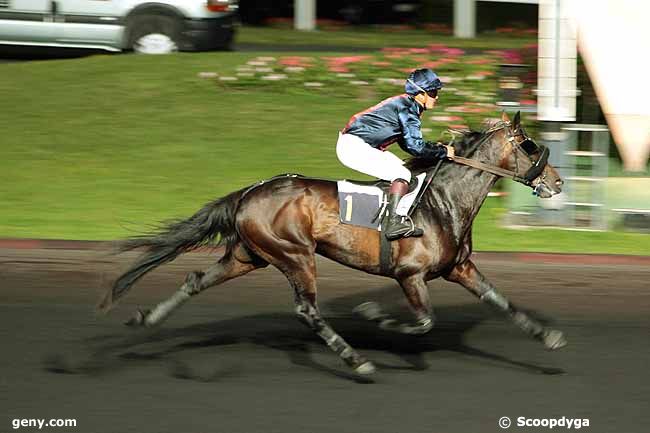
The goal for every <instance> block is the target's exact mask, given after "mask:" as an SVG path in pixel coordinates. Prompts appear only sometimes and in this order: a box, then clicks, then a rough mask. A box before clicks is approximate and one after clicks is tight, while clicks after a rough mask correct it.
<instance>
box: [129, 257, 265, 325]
mask: <svg viewBox="0 0 650 433" xmlns="http://www.w3.org/2000/svg"><path fill="white" fill-rule="evenodd" d="M267 265H268V263H266V262H264V261H263V260H261V259H259V258H258V257H255V256H252V255H251V254H249V253H247V252H246V251H245V250H244V249H242V248H237V249H235V251H234V252H228V253H226V255H225V256H224V257H222V258H221V259H220V260H219V261H218V262H217V263H215V264H214V265H212V266H210V267H209V268H207V269H206V270H205V271H204V272H203V271H194V272H190V273H189V274H187V276H186V277H185V282H184V283H183V285H182V286H181V288H180V289H178V290H177V291H176V292H175V293H174V294H173V295H172V296H170V297H169V298H167V299H166V300H164V301H162V302H160V303H159V304H158V305H156V306H155V307H154V308H153V309H152V310H145V311H143V310H138V311H137V312H136V314H135V316H134V317H133V318H132V319H131V320H129V321H128V322H127V323H126V324H127V325H129V326H147V327H149V326H155V325H158V324H160V323H161V322H163V321H164V320H165V319H167V318H168V317H169V316H170V315H171V314H172V313H173V312H174V311H176V310H177V309H178V308H179V307H180V306H181V305H183V304H184V303H185V302H187V301H188V300H189V299H190V298H191V297H192V296H195V295H198V294H199V293H201V292H202V291H203V290H205V289H207V288H208V287H211V286H216V285H217V284H221V283H223V282H225V281H228V280H230V279H233V278H236V277H239V276H241V275H244V274H247V273H248V272H250V271H252V270H255V269H258V268H261V267H265V266H267Z"/></svg>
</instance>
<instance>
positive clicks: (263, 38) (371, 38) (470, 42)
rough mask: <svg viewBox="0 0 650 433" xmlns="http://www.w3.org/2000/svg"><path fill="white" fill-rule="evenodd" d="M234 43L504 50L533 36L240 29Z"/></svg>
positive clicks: (532, 40) (531, 40)
mask: <svg viewBox="0 0 650 433" xmlns="http://www.w3.org/2000/svg"><path fill="white" fill-rule="evenodd" d="M237 42H238V43H249V44H256V45H271V46H273V45H288V46H309V45H319V46H342V47H350V48H382V47H422V46H424V45H427V44H444V45H448V46H450V47H455V48H464V49H486V50H496V49H507V48H519V47H522V46H525V45H528V44H536V43H537V38H536V37H506V36H497V35H485V36H481V37H480V38H476V39H457V38H454V37H453V36H446V35H438V34H433V33H429V32H426V31H424V30H400V31H390V30H389V29H388V30H387V29H386V28H381V27H379V28H368V27H360V28H356V29H350V30H347V29H346V30H336V31H313V32H305V31H298V30H292V29H278V28H268V27H246V26H245V27H241V28H239V29H238V33H237Z"/></svg>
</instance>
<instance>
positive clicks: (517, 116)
mask: <svg viewBox="0 0 650 433" xmlns="http://www.w3.org/2000/svg"><path fill="white" fill-rule="evenodd" d="M520 123H521V112H520V111H517V114H515V118H514V119H513V120H512V129H513V130H515V131H516V130H517V129H519V124H520Z"/></svg>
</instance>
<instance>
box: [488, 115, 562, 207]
mask: <svg viewBox="0 0 650 433" xmlns="http://www.w3.org/2000/svg"><path fill="white" fill-rule="evenodd" d="M501 119H502V120H503V122H504V124H505V125H506V126H505V128H504V136H505V138H506V141H507V143H506V144H505V145H504V146H503V153H502V160H501V164H500V165H501V167H502V168H505V169H507V170H510V171H513V172H514V173H515V174H516V179H515V180H517V181H518V182H521V183H523V184H526V185H528V186H530V187H531V188H532V189H533V193H534V194H535V195H537V196H539V197H540V198H549V197H552V196H554V195H555V194H559V193H560V192H562V184H563V183H564V182H563V181H562V179H561V178H560V175H559V173H558V172H557V170H556V169H555V167H553V166H552V165H551V164H549V163H548V156H549V150H548V148H547V147H546V146H539V145H537V143H535V141H534V140H533V139H532V138H530V137H529V136H528V134H526V131H525V130H524V128H523V126H522V125H521V116H520V114H519V112H517V114H515V116H514V118H513V119H512V121H510V119H509V118H508V115H507V114H506V113H505V112H504V113H503V115H502V116H501Z"/></svg>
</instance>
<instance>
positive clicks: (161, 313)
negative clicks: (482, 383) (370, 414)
mask: <svg viewBox="0 0 650 433" xmlns="http://www.w3.org/2000/svg"><path fill="white" fill-rule="evenodd" d="M455 141H456V140H455ZM452 145H453V146H454V147H455V149H456V155H457V157H455V161H454V162H455V163H454V162H449V161H445V162H444V163H442V165H441V166H440V169H439V170H437V175H436V176H437V177H436V178H435V182H433V183H431V184H430V186H429V188H428V189H426V191H425V192H424V194H423V196H422V200H421V202H420V204H419V206H418V207H417V208H416V209H415V212H414V213H413V219H414V222H415V223H416V224H417V225H418V226H419V227H422V228H423V229H424V236H422V237H419V238H413V237H411V238H403V239H399V240H396V241H393V242H392V243H391V251H392V252H391V256H390V265H389V266H382V264H381V263H380V244H381V238H380V237H381V236H383V234H382V233H381V232H380V231H377V230H372V229H369V228H366V227H359V226H353V225H346V224H342V223H341V222H340V219H339V202H338V196H337V185H336V182H333V181H329V180H323V179H311V178H305V177H300V176H295V175H293V176H289V175H287V176H277V177H275V178H272V179H270V180H267V181H262V182H259V183H258V184H255V185H252V186H250V187H248V188H244V189H241V190H239V191H235V192H232V193H230V194H229V195H227V196H225V197H223V198H220V199H217V200H215V201H213V202H210V203H208V204H206V205H205V206H204V207H203V208H202V209H200V210H199V211H197V212H196V213H195V214H194V215H192V216H191V217H189V218H188V219H185V220H180V221H176V222H172V223H170V224H169V225H168V226H166V227H164V228H163V229H161V230H160V231H159V232H157V233H153V234H149V235H143V236H139V237H135V238H131V239H128V240H126V241H123V242H122V243H121V246H120V251H127V250H131V249H134V248H140V247H142V248H144V249H145V250H146V251H145V252H144V253H143V255H142V256H141V257H140V258H139V259H138V260H137V261H136V262H135V263H134V264H133V265H132V266H131V267H130V268H129V269H128V270H127V271H126V272H125V273H123V274H122V275H121V276H120V277H119V278H117V279H116V281H115V282H114V283H113V285H112V287H111V288H110V289H109V290H108V291H107V293H106V296H105V297H104V299H103V301H102V302H101V303H100V305H99V308H100V309H102V310H104V311H108V310H109V309H110V308H111V307H112V305H113V304H114V302H115V301H117V300H118V299H120V298H121V297H123V296H124V295H125V294H126V293H127V291H128V290H129V289H130V288H131V286H132V285H133V284H134V283H135V282H136V281H137V280H138V279H139V278H140V277H142V276H143V275H144V274H145V273H147V272H149V271H151V270H152V269H154V268H155V267H157V266H159V265H161V264H163V263H166V262H169V261H171V260H173V259H175V258H176V257H177V256H179V255H180V254H182V253H184V252H187V251H190V250H192V249H195V248H197V247H200V246H202V245H205V244H207V243H209V242H211V241H212V242H213V243H215V242H216V243H217V244H221V245H223V246H225V253H224V255H223V256H222V257H221V259H220V260H219V261H218V262H217V263H216V264H214V265H212V266H211V267H209V268H208V269H206V270H204V271H195V272H191V273H189V274H188V275H187V277H186V279H185V282H184V284H183V285H182V287H180V289H178V290H177V291H176V292H175V293H174V294H173V295H172V296H171V297H170V298H168V299H166V300H165V301H163V302H161V303H159V304H158V305H156V306H155V307H154V308H153V309H152V310H145V311H142V310H139V311H138V312H137V313H136V314H135V316H134V317H133V319H131V321H130V322H129V324H131V325H136V326H154V325H156V324H159V323H160V322H161V321H163V320H164V319H166V318H167V317H168V316H169V315H170V314H171V313H172V312H173V311H174V310H176V309H177V308H178V307H179V306H180V305H182V304H183V303H184V302H186V301H187V300H188V299H189V298H190V297H192V296H195V295H197V294H199V293H200V292H202V291H203V290H205V289H207V288H208V287H211V286H215V285H217V284H220V283H223V282H225V281H227V280H230V279H232V278H235V277H239V276H241V275H244V274H246V273H248V272H251V271H253V270H255V269H259V268H263V267H266V266H268V265H269V264H271V265H273V266H275V267H276V268H278V269H279V270H280V271H281V272H282V273H283V274H284V275H285V276H286V277H287V279H288V280H289V283H290V284H291V286H292V287H293V289H294V292H295V305H296V307H295V311H296V314H297V315H298V318H299V319H300V320H301V321H302V322H303V323H305V324H306V325H307V326H308V327H309V328H311V329H312V330H313V331H314V332H315V333H316V334H318V335H319V336H320V337H321V338H322V339H323V340H325V342H326V343H327V345H328V346H329V347H330V348H331V349H332V350H333V351H334V352H336V353H337V354H338V355H339V356H340V357H341V358H342V359H343V360H344V361H345V362H346V363H347V364H348V365H349V366H350V367H352V368H353V369H354V370H355V371H356V372H357V373H359V374H369V373H372V372H374V371H375V368H374V366H373V364H372V363H371V362H370V361H368V360H366V359H365V358H364V357H363V356H361V355H360V354H359V353H357V352H356V350H355V349H353V348H352V347H351V346H350V345H349V344H348V343H347V342H346V341H345V340H344V339H343V338H342V337H341V336H339V335H338V334H337V333H336V331H334V329H332V327H331V326H330V325H329V324H328V322H327V321H325V319H324V318H323V317H322V316H321V314H320V312H319V309H318V305H317V302H316V261H315V255H316V253H318V254H321V255H323V256H325V257H328V258H330V259H333V260H335V261H337V262H339V263H341V264H344V265H347V266H349V267H352V268H355V269H358V270H362V271H365V272H367V273H370V274H376V275H383V276H385V277H390V278H393V279H395V280H397V282H398V283H399V284H400V286H401V287H402V289H403V291H404V294H405V296H406V299H407V300H408V303H409V306H410V308H411V310H412V312H413V313H414V315H415V321H414V323H412V324H400V323H397V322H396V321H395V320H392V319H390V318H388V317H387V316H386V315H384V314H383V313H382V312H381V311H380V309H379V308H378V307H377V306H376V304H372V303H366V304H362V305H361V306H360V307H358V309H357V312H359V313H360V314H362V315H363V316H364V317H365V318H367V319H370V320H374V321H376V322H378V323H379V324H380V326H382V327H383V328H386V329H393V330H395V331H398V332H403V333H409V334H423V333H426V332H428V331H430V330H431V329H432V327H433V324H434V316H433V310H432V307H431V303H430V300H429V295H428V291H427V285H426V282H427V281H429V280H433V279H435V278H438V277H443V278H444V279H446V280H448V281H453V282H456V283H459V284H460V285H462V286H463V287H465V288H466V289H467V290H469V291H470V292H471V293H473V294H474V295H476V296H477V297H478V298H480V300H482V301H484V302H486V303H488V304H489V305H491V306H492V307H495V308H496V309H497V310H499V311H501V312H503V313H505V314H506V315H507V316H508V317H509V318H510V319H511V320H512V321H513V322H514V323H515V324H516V325H517V326H518V327H519V328H520V329H522V330H523V331H524V332H525V333H527V334H529V335H530V336H532V337H533V338H535V339H538V340H540V341H541V342H542V343H543V344H544V345H545V346H546V348H548V349H557V348H560V347H562V346H564V345H565V344H566V340H565V339H564V337H563V334H562V333H561V332H560V331H556V330H550V329H547V328H545V327H544V326H542V324H540V323H539V322H538V321H536V320H535V319H533V318H531V317H529V316H528V315H527V314H526V313H524V312H523V311H520V310H518V309H517V308H516V307H515V306H514V305H513V304H511V303H510V302H509V301H508V300H507V299H506V298H505V297H504V296H503V295H501V294H500V293H499V292H498V291H497V289H496V288H495V287H494V285H493V284H492V283H490V282H489V281H488V280H487V279H486V278H485V277H484V276H483V275H482V274H481V273H480V272H479V270H478V269H477V267H476V266H475V264H474V263H473V262H472V260H471V253H472V224H473V221H474V218H475V217H476V215H477V214H478V212H479V209H480V208H481V206H482V204H483V202H484V200H485V198H486V197H487V195H488V193H489V191H490V189H491V188H492V186H493V185H494V183H495V182H496V181H497V180H498V179H499V178H500V177H503V176H509V177H512V178H513V179H515V180H517V181H520V182H522V183H525V184H527V185H529V186H530V187H531V188H533V189H534V193H535V194H536V195H538V196H539V197H541V198H548V197H551V196H552V195H554V194H557V193H559V192H561V186H562V183H563V182H562V180H561V179H560V176H559V175H558V173H557V171H556V170H555V169H554V168H553V167H552V166H551V165H550V164H548V163H547V159H548V149H547V148H545V147H544V146H538V145H537V144H535V142H534V141H533V140H532V139H531V138H530V137H528V135H527V134H526V132H525V130H524V128H523V127H522V126H521V124H520V116H519V113H517V114H516V115H515V116H514V118H513V120H512V121H510V119H509V118H508V116H507V115H506V114H505V113H504V114H503V115H502V118H501V121H499V122H497V123H496V124H494V125H493V126H492V127H490V128H489V129H487V130H484V131H482V132H477V131H467V132H464V133H463V134H462V138H461V139H460V140H458V141H457V142H453V143H452ZM435 164H436V161H430V160H429V161H427V160H422V159H411V160H410V161H409V162H408V167H409V168H410V169H411V170H412V171H413V172H414V174H417V173H421V172H424V171H427V172H431V171H432V170H433V166H434V165H435ZM215 239H216V240H215Z"/></svg>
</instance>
